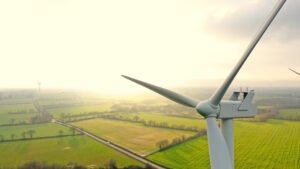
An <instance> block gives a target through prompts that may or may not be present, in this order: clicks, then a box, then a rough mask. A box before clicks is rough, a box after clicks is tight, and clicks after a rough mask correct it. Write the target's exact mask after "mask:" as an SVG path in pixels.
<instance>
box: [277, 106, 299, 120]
mask: <svg viewBox="0 0 300 169" xmlns="http://www.w3.org/2000/svg"><path fill="white" fill-rule="evenodd" d="M277 117H278V118H280V119H286V120H300V109H282V110H280V111H279V114H278V115H277Z"/></svg>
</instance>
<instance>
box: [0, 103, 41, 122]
mask: <svg viewBox="0 0 300 169" xmlns="http://www.w3.org/2000/svg"><path fill="white" fill-rule="evenodd" d="M35 115H36V110H35V108H34V106H33V104H9V105H1V109H0V124H11V123H20V122H23V121H25V122H28V120H29V119H30V118H31V117H33V116H35ZM12 119H13V121H12Z"/></svg>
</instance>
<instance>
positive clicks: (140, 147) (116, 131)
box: [72, 119, 195, 155]
mask: <svg viewBox="0 0 300 169" xmlns="http://www.w3.org/2000/svg"><path fill="white" fill-rule="evenodd" d="M72 125H75V126H78V127H81V128H84V129H85V130H87V131H89V132H91V133H93V134H95V135H97V136H99V137H102V138H104V139H107V140H109V141H111V142H113V143H116V144H118V145H121V146H123V147H126V148H128V149H129V150H131V151H134V152H136V153H138V154H141V155H146V154H149V153H152V152H154V151H157V150H158V147H157V146H156V143H157V142H158V141H161V140H165V139H167V140H169V141H172V139H173V138H176V137H180V136H182V135H185V136H191V135H194V134H195V133H194V132H188V131H181V130H173V129H163V128H154V127H146V126H143V125H142V124H139V123H130V122H124V121H117V120H107V119H94V120H86V121H80V122H76V123H72Z"/></svg>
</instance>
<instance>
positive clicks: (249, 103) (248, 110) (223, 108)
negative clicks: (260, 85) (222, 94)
mask: <svg viewBox="0 0 300 169" xmlns="http://www.w3.org/2000/svg"><path fill="white" fill-rule="evenodd" d="M240 94H243V98H242V100H239V99H238V98H239V95H240ZM253 98H254V90H251V91H249V92H233V94H232V96H231V97H230V100H224V101H221V103H220V113H219V115H218V117H217V118H220V119H227V118H251V117H254V116H256V114H257V105H256V103H254V102H253Z"/></svg>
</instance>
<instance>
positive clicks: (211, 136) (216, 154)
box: [206, 117, 233, 169]
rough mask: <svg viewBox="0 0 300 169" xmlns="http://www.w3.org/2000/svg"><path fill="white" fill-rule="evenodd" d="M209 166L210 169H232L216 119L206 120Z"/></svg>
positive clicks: (227, 150) (226, 147)
mask: <svg viewBox="0 0 300 169" xmlns="http://www.w3.org/2000/svg"><path fill="white" fill-rule="evenodd" d="M206 125H207V136H208V146H209V157H210V165H211V168H212V169H233V164H232V161H233V160H232V159H231V155H230V153H229V149H228V146H227V144H226V142H225V139H224V136H223V135H222V134H221V131H220V129H219V128H218V125H217V122H216V118H215V117H209V118H206Z"/></svg>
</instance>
